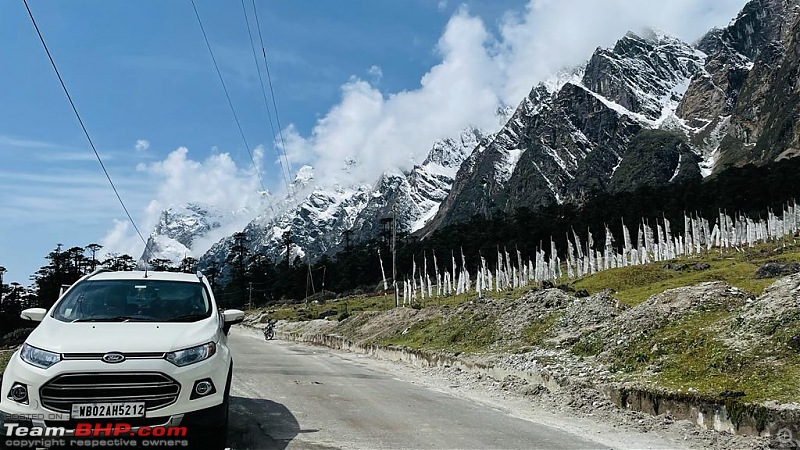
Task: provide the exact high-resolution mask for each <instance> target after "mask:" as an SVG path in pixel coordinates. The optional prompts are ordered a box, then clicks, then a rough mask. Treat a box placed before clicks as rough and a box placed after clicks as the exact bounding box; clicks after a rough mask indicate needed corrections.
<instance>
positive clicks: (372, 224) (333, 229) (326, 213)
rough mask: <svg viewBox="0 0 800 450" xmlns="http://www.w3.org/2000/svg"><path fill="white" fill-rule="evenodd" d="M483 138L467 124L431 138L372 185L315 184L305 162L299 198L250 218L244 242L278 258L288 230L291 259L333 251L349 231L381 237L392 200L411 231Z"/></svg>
mask: <svg viewBox="0 0 800 450" xmlns="http://www.w3.org/2000/svg"><path fill="white" fill-rule="evenodd" d="M485 139H486V137H485V136H484V135H483V133H482V132H481V131H480V130H478V129H476V128H474V127H468V128H466V129H465V130H463V131H462V132H461V133H460V135H459V136H458V137H453V138H446V139H442V140H440V141H437V142H436V143H434V144H433V146H432V148H431V150H430V152H429V153H428V156H427V157H426V158H425V160H424V162H423V163H422V164H420V165H418V166H415V167H414V168H413V169H411V170H410V171H408V172H402V171H400V170H390V171H387V172H385V173H384V174H383V175H381V177H380V178H379V179H378V180H377V182H376V183H375V184H374V185H373V186H368V185H356V186H338V185H336V186H315V185H314V181H313V180H314V174H313V168H311V167H310V166H305V167H303V168H301V169H300V170H299V171H298V174H297V176H296V178H295V181H294V183H293V184H294V186H295V192H296V193H297V194H298V195H297V203H296V204H295V202H294V200H292V199H287V200H285V201H284V202H283V203H282V204H281V205H279V207H278V208H277V209H271V210H265V211H263V212H262V213H261V214H260V215H259V216H258V217H256V218H255V219H253V220H252V221H251V222H250V223H249V224H248V225H247V226H246V227H245V229H244V233H245V235H246V236H247V245H248V246H249V248H250V250H251V252H254V253H259V254H262V255H266V256H267V257H269V258H272V259H282V258H284V257H285V254H286V247H285V245H284V243H283V242H284V233H286V232H287V231H288V232H289V233H290V234H291V239H292V241H293V243H292V248H291V255H290V259H294V258H295V257H297V256H300V257H301V258H302V257H303V256H304V255H308V256H310V257H311V258H318V257H320V256H322V255H325V254H328V255H331V254H335V253H336V252H338V251H339V250H341V249H342V248H344V246H345V235H346V234H348V233H349V234H350V236H349V239H350V242H351V243H353V244H355V243H358V242H362V241H365V240H369V239H375V238H377V237H379V235H380V233H381V230H382V228H383V224H382V223H381V219H384V218H387V217H391V216H392V206H395V205H396V212H395V214H396V215H397V225H398V231H407V232H413V231H415V230H417V229H419V228H421V227H422V226H423V225H424V224H425V222H426V221H427V219H429V218H430V217H432V216H433V214H435V213H436V211H437V210H438V208H439V204H440V203H441V201H442V200H443V199H444V198H445V197H446V196H447V193H448V192H449V191H450V187H451V185H452V183H453V179H454V178H455V174H456V172H457V170H458V168H459V167H460V166H461V164H462V162H463V161H464V159H465V158H467V157H468V156H469V155H470V153H471V152H472V151H473V149H474V148H475V147H476V146H478V145H479V142H481V141H482V140H485ZM346 165H347V164H346ZM232 243H233V240H232V239H231V238H226V239H223V240H221V241H220V242H218V243H216V244H215V245H214V246H213V247H212V248H211V249H210V250H209V251H208V252H207V253H206V255H205V256H204V257H203V259H202V260H201V265H207V264H210V263H212V262H214V263H216V264H222V263H223V262H224V261H225V257H226V255H227V253H228V249H229V248H230V246H231V245H232Z"/></svg>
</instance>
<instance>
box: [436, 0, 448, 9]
mask: <svg viewBox="0 0 800 450" xmlns="http://www.w3.org/2000/svg"><path fill="white" fill-rule="evenodd" d="M436 9H438V10H439V12H443V11H444V10H445V9H447V0H439V4H438V5H436Z"/></svg>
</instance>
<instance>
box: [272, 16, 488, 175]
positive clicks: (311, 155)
mask: <svg viewBox="0 0 800 450" xmlns="http://www.w3.org/2000/svg"><path fill="white" fill-rule="evenodd" d="M491 41H492V37H491V36H490V35H489V33H488V31H487V30H486V28H485V27H484V25H483V23H482V22H481V20H480V19H478V18H475V17H472V16H470V15H469V14H467V13H466V12H465V11H463V10H462V11H460V12H459V13H458V14H456V15H455V16H454V17H453V18H452V19H451V20H450V22H449V23H448V25H447V28H446V30H445V32H444V34H443V35H442V37H441V39H440V40H439V44H438V47H437V49H438V51H439V53H440V54H441V56H442V61H441V62H440V63H439V64H438V65H436V66H435V67H433V68H432V69H431V70H430V71H428V73H426V74H425V75H424V76H423V78H422V79H421V80H420V84H421V86H420V87H419V88H418V89H416V90H410V91H403V92H398V93H394V94H389V95H384V94H383V93H381V92H380V91H379V90H378V89H377V88H376V87H375V86H373V85H371V84H370V83H369V82H367V81H364V80H362V79H360V78H357V77H353V78H351V79H350V81H349V82H347V83H346V84H345V85H344V86H342V97H341V101H340V102H339V104H337V105H336V106H335V107H334V108H333V109H332V110H331V111H330V112H328V114H327V115H325V117H323V118H322V119H320V120H319V121H318V122H317V124H316V126H315V128H314V130H313V132H312V135H311V136H308V137H305V136H300V135H298V134H297V132H296V130H295V129H293V128H289V129H288V130H287V133H285V134H286V135H288V137H289V139H288V142H287V147H288V149H287V150H288V154H289V156H290V158H291V160H292V161H293V162H294V163H310V164H311V165H313V166H314V167H315V169H316V170H315V172H316V173H317V174H318V175H319V176H320V179H321V180H322V181H328V182H333V181H337V182H372V181H374V178H375V177H376V176H377V175H378V174H379V173H380V172H381V171H382V170H384V169H386V168H388V167H392V166H401V167H409V166H410V165H411V164H412V163H413V162H421V160H422V158H423V157H424V155H425V153H427V150H428V149H429V148H430V146H431V145H432V144H433V142H434V141H435V140H437V139H440V138H443V137H447V136H450V135H453V134H455V133H458V132H459V131H460V130H461V129H462V128H464V127H465V126H467V125H468V124H470V123H475V124H476V125H479V126H492V125H494V117H493V111H494V110H495V108H496V106H497V104H498V102H499V98H498V97H497V92H499V87H500V86H499V85H498V84H497V83H498V81H499V80H501V79H502V73H501V72H500V70H499V68H498V67H497V64H495V63H494V61H493V59H492V56H491V54H490V51H489V48H490V47H491ZM486 112H489V114H486ZM348 158H350V159H354V160H355V161H356V162H357V164H356V167H354V168H353V170H350V171H348V172H347V173H343V172H342V168H343V167H344V161H345V160H346V159H348Z"/></svg>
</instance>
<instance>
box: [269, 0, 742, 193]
mask: <svg viewBox="0 0 800 450" xmlns="http://www.w3.org/2000/svg"><path fill="white" fill-rule="evenodd" d="M439 4H440V6H441V5H445V6H446V2H444V1H442V2H440V3H439ZM743 4H744V0H713V1H712V0H705V1H698V0H671V1H669V2H645V3H641V2H633V1H631V0H605V1H597V0H559V1H555V0H532V1H531V2H530V3H529V4H528V5H527V7H526V8H525V10H524V11H521V12H517V13H507V14H506V15H505V17H504V19H503V20H502V21H501V23H500V25H499V33H498V35H493V34H491V33H490V32H489V31H488V30H487V27H486V26H485V25H484V23H483V21H482V20H481V19H480V18H478V17H475V16H473V15H471V14H470V13H469V11H468V10H467V9H466V8H465V7H462V8H460V9H459V10H458V11H457V12H456V13H455V14H454V15H453V16H452V17H451V18H450V20H449V22H448V24H447V26H446V28H445V30H444V32H443V34H442V36H441V38H440V40H439V43H438V46H437V50H438V53H439V55H440V56H441V62H440V63H439V64H437V65H436V66H434V67H433V68H431V69H430V70H429V71H428V72H427V73H426V74H425V75H424V76H423V77H422V79H421V80H420V85H419V87H417V88H416V89H413V90H406V91H402V92H396V93H386V92H382V91H381V90H380V89H379V88H378V87H377V83H376V82H372V83H370V82H368V81H365V80H362V79H360V78H358V77H352V78H351V79H350V80H349V81H348V82H347V83H345V84H344V85H343V86H342V88H341V99H340V101H339V103H338V104H336V105H335V106H333V107H332V108H331V110H330V111H329V112H328V113H327V114H325V115H324V116H323V117H322V118H320V119H319V120H318V122H317V124H316V126H315V127H314V128H313V130H312V132H311V133H310V135H307V136H303V135H300V134H298V132H297V130H296V129H295V128H294V127H292V126H289V127H288V128H287V129H286V130H285V136H287V137H288V139H287V151H288V154H289V157H290V159H291V161H292V162H293V163H294V164H310V165H313V166H314V167H315V168H316V173H317V174H318V175H319V177H318V179H319V180H320V181H322V182H334V181H335V182H339V183H353V182H371V181H372V180H374V179H375V178H376V177H377V176H378V175H379V174H380V173H381V172H382V171H384V170H386V169H389V168H391V167H396V166H399V167H400V168H402V169H409V168H410V167H411V165H412V163H415V162H420V161H421V160H422V158H424V156H425V154H426V153H427V151H428V149H429V148H430V146H431V145H432V143H433V142H434V141H435V140H436V139H440V138H444V137H449V136H453V135H456V134H457V133H459V132H460V131H461V130H462V129H463V128H464V127H466V126H468V125H476V126H479V127H483V128H485V129H486V130H487V131H496V129H497V128H498V126H497V123H496V118H495V116H494V112H495V111H496V108H497V107H498V106H501V105H512V106H516V105H517V104H518V103H519V102H520V101H521V100H522V98H523V97H524V96H525V95H526V94H527V93H528V92H529V91H530V89H531V87H532V86H533V85H534V84H536V83H537V82H539V81H543V80H545V79H546V78H548V77H549V76H551V75H553V74H554V73H555V72H557V71H559V70H561V69H563V68H566V67H574V66H577V65H580V64H582V63H583V62H585V61H586V60H588V58H589V56H591V54H592V52H593V51H594V49H595V48H596V47H597V46H611V45H613V44H614V42H615V41H616V40H617V39H618V38H620V37H621V36H623V35H624V34H625V32H626V31H628V30H640V29H642V28H644V27H646V26H654V27H657V28H659V29H662V30H664V31H666V32H669V33H672V34H675V35H677V36H679V37H682V38H684V39H686V40H692V41H693V40H696V39H697V38H699V37H700V36H701V35H702V34H703V33H704V32H705V31H707V30H709V29H710V28H711V27H713V26H720V25H724V24H726V23H727V22H728V21H729V20H730V19H731V18H733V17H734V16H735V15H736V13H737V11H738V10H739V9H740V8H741V7H742V5H743ZM370 72H372V70H370ZM346 159H354V160H355V161H357V167H356V168H355V169H356V170H351V171H348V172H347V173H344V172H342V170H341V169H342V168H343V166H344V161H345V160H346Z"/></svg>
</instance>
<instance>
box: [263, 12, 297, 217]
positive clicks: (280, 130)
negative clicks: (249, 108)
mask: <svg viewBox="0 0 800 450" xmlns="http://www.w3.org/2000/svg"><path fill="white" fill-rule="evenodd" d="M252 2H253V13H254V14H255V18H256V28H257V29H258V41H259V42H260V43H261V55H262V56H263V57H264V67H266V69H267V81H268V82H269V92H270V94H271V95H272V107H273V109H274V110H275V121H276V122H277V123H278V135H279V136H280V138H281V148H282V149H283V159H284V161H285V162H286V170H287V171H289V174H290V175H291V165H290V164H289V158H288V157H287V156H286V140H284V139H283V126H281V118H280V115H279V114H278V103H277V102H276V101H275V89H273V87H272V75H270V72H269V62H268V61H267V50H266V48H265V47H264V38H263V36H262V35H261V22H260V21H259V20H258V8H257V7H256V0H252ZM290 194H291V195H292V199H294V202H295V204H297V198H296V197H295V193H294V189H292V191H291V192H290Z"/></svg>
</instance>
